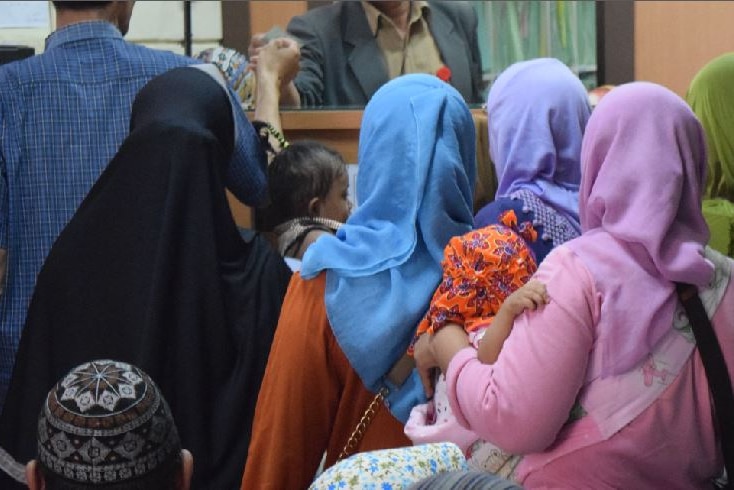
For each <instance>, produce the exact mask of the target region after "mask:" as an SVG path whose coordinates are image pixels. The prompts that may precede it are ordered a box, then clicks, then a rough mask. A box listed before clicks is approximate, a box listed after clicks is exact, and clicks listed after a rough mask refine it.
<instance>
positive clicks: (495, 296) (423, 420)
mask: <svg viewBox="0 0 734 490" xmlns="http://www.w3.org/2000/svg"><path fill="white" fill-rule="evenodd" d="M511 212H512V211H511ZM515 222H516V221H515ZM533 232H534V230H533V229H532V228H529V229H528V228H523V229H518V228H517V227H515V228H514V229H511V228H509V227H506V226H503V225H490V226H487V227H485V228H481V229H479V230H474V231H471V232H469V233H467V234H465V235H462V236H459V237H454V238H452V239H451V241H450V242H449V244H448V245H447V246H446V249H445V250H444V260H443V262H442V267H443V280H442V281H441V284H440V285H439V287H438V289H437V290H436V292H435V293H434V295H433V298H432V299H431V305H430V307H429V309H428V312H427V313H426V315H425V317H424V318H423V320H422V321H421V323H420V324H419V325H418V330H417V333H416V339H417V338H418V337H420V336H421V335H422V334H428V335H432V334H433V333H435V332H436V331H438V330H439V329H440V328H442V327H444V326H445V325H447V324H449V323H455V324H458V325H461V326H463V328H464V330H465V331H466V332H467V334H469V340H470V341H471V343H472V345H473V346H474V348H476V349H478V351H479V352H478V358H479V360H480V361H481V362H484V363H487V364H491V363H494V362H495V361H496V360H497V357H498V355H499V353H500V350H501V348H502V344H503V342H504V340H505V339H506V338H507V336H508V335H509V333H510V330H511V329H512V325H513V322H514V319H515V317H516V316H517V315H519V314H521V313H522V312H523V311H524V310H525V309H535V308H536V307H537V306H540V305H542V304H545V303H546V302H547V301H548V297H547V293H546V291H545V286H544V285H543V284H541V283H539V282H537V281H530V277H531V276H532V275H533V273H535V271H536V270H537V268H538V267H537V264H536V261H535V257H534V256H533V252H532V251H531V250H530V248H529V246H528V245H527V242H526V240H529V241H532V238H533V237H532V236H527V237H524V238H523V237H522V236H521V234H527V233H531V234H532V233H533ZM529 281H530V282H529ZM411 351H412V349H411ZM405 434H406V435H407V436H408V437H409V438H410V439H411V440H412V441H413V443H414V444H423V443H428V442H453V443H455V444H457V445H459V447H461V449H462V450H463V451H464V453H465V454H466V456H467V459H468V461H469V465H470V466H472V467H474V468H477V469H482V470H485V471H490V472H492V473H496V474H500V475H502V476H509V475H510V474H511V472H512V470H513V469H514V467H515V466H516V463H517V460H518V458H517V457H513V456H511V455H508V454H506V453H504V452H502V451H501V450H500V449H499V448H497V447H495V446H493V445H491V444H489V443H487V442H485V441H482V440H479V438H478V437H477V436H476V435H475V434H474V433H473V432H471V431H470V430H468V429H466V428H464V427H462V426H461V425H459V423H458V421H457V420H456V418H455V417H454V416H453V414H452V412H451V407H450V406H449V402H448V398H447V397H446V381H445V378H444V376H443V374H441V375H439V376H437V379H436V382H435V390H434V396H433V399H431V400H430V401H429V402H428V403H426V404H422V405H418V406H417V407H415V408H413V411H412V412H411V415H410V418H409V419H408V422H407V424H406V426H405Z"/></svg>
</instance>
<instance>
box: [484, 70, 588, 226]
mask: <svg viewBox="0 0 734 490" xmlns="http://www.w3.org/2000/svg"><path fill="white" fill-rule="evenodd" d="M589 111H590V109H589V102H588V97H587V95H586V90H585V89H584V86H583V84H582V83H581V81H580V80H579V79H578V77H577V76H576V75H574V74H573V72H571V70H569V69H568V67H566V65H564V64H563V63H561V62H560V61H558V60H557V59H554V58H539V59H535V60H531V61H523V62H520V63H515V64H514V65H512V66H510V67H509V68H507V69H506V70H505V71H504V72H502V74H500V76H499V77H498V78H497V80H496V81H495V82H494V84H493V85H492V89H491V90H490V91H489V96H488V98H487V112H488V114H489V119H488V125H489V152H490V155H491V157H492V161H493V162H494V164H495V167H496V169H497V179H498V182H499V185H498V188H497V194H496V197H509V196H511V195H512V194H513V193H515V192H517V191H520V190H528V191H530V192H532V193H533V194H534V195H536V196H537V197H538V198H539V199H540V200H541V201H543V202H544V203H545V204H547V205H548V206H550V207H551V208H553V209H554V210H555V211H556V212H558V213H559V214H561V215H563V216H564V217H566V218H567V219H568V220H569V222H570V223H571V225H572V226H573V227H575V229H576V231H577V232H580V231H581V228H580V225H579V215H578V205H579V203H578V191H579V181H580V179H581V169H580V165H579V154H580V153H581V139H582V137H583V133H584V127H585V126H586V121H587V120H588V119H589Z"/></svg>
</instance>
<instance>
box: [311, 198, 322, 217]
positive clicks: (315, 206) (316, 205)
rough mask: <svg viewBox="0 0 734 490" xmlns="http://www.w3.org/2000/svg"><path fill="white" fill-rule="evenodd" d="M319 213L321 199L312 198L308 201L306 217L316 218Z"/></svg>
mask: <svg viewBox="0 0 734 490" xmlns="http://www.w3.org/2000/svg"><path fill="white" fill-rule="evenodd" d="M320 212H321V199H320V198H318V197H314V198H312V199H311V200H310V201H308V215H309V216H310V217H312V218H313V217H314V216H318V215H319V213H320Z"/></svg>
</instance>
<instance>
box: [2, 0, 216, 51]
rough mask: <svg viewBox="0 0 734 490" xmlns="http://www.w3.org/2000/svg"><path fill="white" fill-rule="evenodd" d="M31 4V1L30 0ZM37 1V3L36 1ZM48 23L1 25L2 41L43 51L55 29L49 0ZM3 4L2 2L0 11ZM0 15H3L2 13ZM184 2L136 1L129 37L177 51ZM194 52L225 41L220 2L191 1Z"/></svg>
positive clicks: (179, 42)
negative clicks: (18, 26) (31, 25)
mask: <svg viewBox="0 0 734 490" xmlns="http://www.w3.org/2000/svg"><path fill="white" fill-rule="evenodd" d="M29 3H30V2H29ZM34 3H35V2H34ZM48 8H49V12H50V14H49V25H48V26H47V27H44V28H33V29H27V28H25V29H21V28H0V44H22V45H26V46H31V47H33V48H35V49H36V53H40V52H42V51H43V45H44V40H45V38H46V36H48V34H49V33H50V32H52V31H53V29H54V27H55V25H54V12H53V10H54V9H53V5H51V2H48ZM1 9H2V5H0V12H1ZM0 15H2V14H1V13H0ZM183 17H184V16H183V2H180V1H153V0H141V1H138V2H136V3H135V8H134V10H133V16H132V19H131V20H130V32H128V34H127V36H126V39H128V40H129V41H133V42H136V43H140V44H144V45H146V46H150V47H153V48H158V49H166V50H170V51H174V52H176V53H182V54H183V52H184V48H183V37H184V32H183V31H184V29H183ZM191 25H192V37H193V43H192V52H193V53H194V54H196V53H197V52H199V51H201V50H202V49H205V48H209V47H212V46H218V45H220V44H221V41H222V6H221V2H218V1H193V2H191Z"/></svg>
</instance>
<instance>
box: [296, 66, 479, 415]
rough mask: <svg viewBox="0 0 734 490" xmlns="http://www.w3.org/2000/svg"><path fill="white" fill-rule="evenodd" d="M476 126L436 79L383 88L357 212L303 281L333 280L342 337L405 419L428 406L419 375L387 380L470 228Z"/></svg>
mask: <svg viewBox="0 0 734 490" xmlns="http://www.w3.org/2000/svg"><path fill="white" fill-rule="evenodd" d="M474 159H475V142H474V123H473V120H472V117H471V113H470V112H469V109H468V108H467V106H466V104H465V103H464V100H463V99H462V97H461V95H459V93H458V92H457V91H456V90H455V89H454V88H452V87H451V86H450V85H448V84H446V83H444V82H442V81H441V80H439V79H438V78H436V77H434V76H430V75H405V76H402V77H399V78H397V79H395V80H393V81H391V82H389V83H387V84H386V85H384V86H383V87H382V88H380V89H379V90H378V91H377V92H376V93H375V95H374V96H373V97H372V99H371V100H370V102H369V104H367V107H366V108H365V111H364V117H363V119H362V128H361V131H360V135H359V171H358V172H359V173H358V174H357V201H358V203H359V206H358V208H357V210H356V211H355V212H354V213H353V214H352V215H351V216H350V217H349V219H348V220H347V222H346V224H344V225H343V226H342V227H341V228H340V229H339V231H338V232H337V234H336V236H334V237H331V236H325V237H322V238H320V239H319V240H318V241H317V242H316V243H314V244H313V245H311V247H309V249H308V250H307V251H306V254H305V256H304V258H303V268H302V269H301V275H302V276H303V277H305V278H312V277H314V276H316V275H317V274H318V273H319V272H320V271H322V270H327V275H326V298H325V299H326V311H327V314H328V317H329V322H330V323H331V327H332V330H333V332H334V335H335V336H336V338H337V341H338V342H339V345H340V346H341V348H342V350H343V351H344V353H345V354H346V356H347V358H348V359H349V362H350V363H351V365H352V366H353V367H354V369H355V370H356V371H357V373H358V374H359V376H360V378H361V379H362V381H363V382H364V384H365V386H367V388H369V389H370V390H372V391H378V390H379V389H380V388H381V387H382V386H384V385H386V384H387V385H388V387H389V388H390V395H389V397H388V406H389V407H390V410H391V412H392V413H393V414H394V415H395V416H396V417H397V418H398V419H399V420H401V421H403V422H404V421H406V420H407V418H408V415H409V413H410V409H411V408H412V407H413V406H414V405H416V404H417V403H421V402H422V401H424V395H423V389H422V387H421V383H420V380H419V378H418V376H417V374H416V372H413V375H412V376H411V377H410V378H408V380H407V381H406V382H405V383H404V384H403V386H401V387H399V388H398V387H395V386H389V384H388V383H387V382H386V381H385V380H384V376H385V375H386V374H387V372H388V371H389V370H390V368H391V367H392V366H393V364H394V363H395V362H396V361H397V360H398V359H399V358H400V357H401V356H402V355H403V354H404V353H405V351H406V349H407V347H408V344H409V343H410V340H411V338H412V336H413V334H414V333H415V329H416V326H417V325H418V322H419V321H420V319H421V318H422V316H423V315H424V314H425V312H426V310H427V309H428V303H429V302H430V299H431V296H432V295H433V291H434V290H435V288H436V287H437V286H438V283H439V281H440V280H441V265H440V264H441V259H442V258H443V249H444V247H445V246H446V244H447V243H448V241H449V239H450V238H451V237H453V236H456V235H461V234H463V233H466V232H467V231H469V230H470V229H471V226H472V193H473V189H474V179H475V174H476V166H475V161H474Z"/></svg>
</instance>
